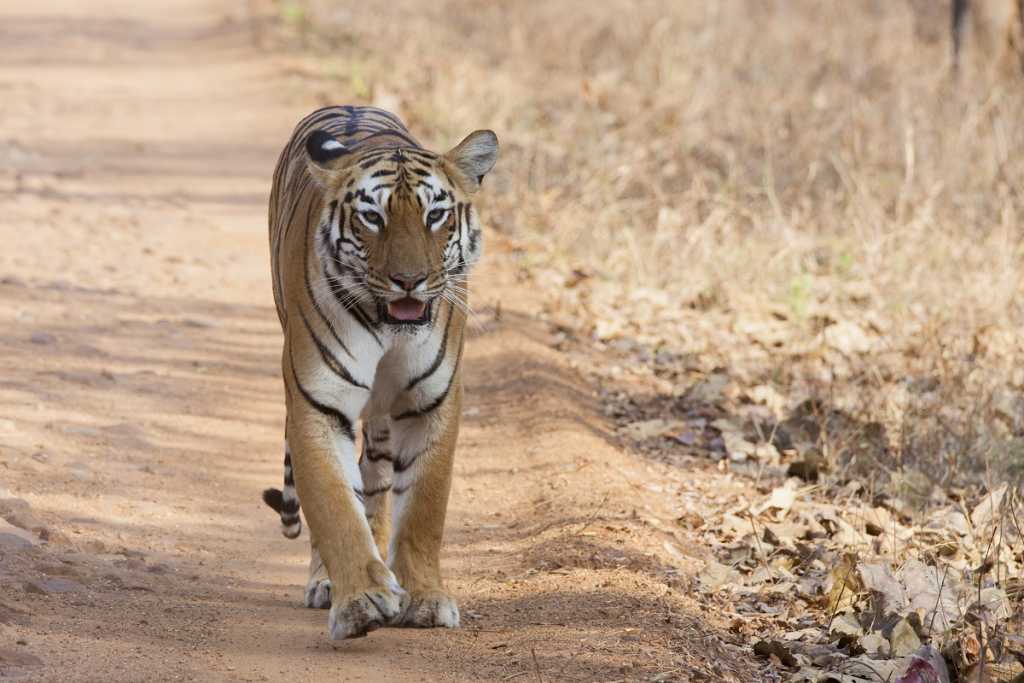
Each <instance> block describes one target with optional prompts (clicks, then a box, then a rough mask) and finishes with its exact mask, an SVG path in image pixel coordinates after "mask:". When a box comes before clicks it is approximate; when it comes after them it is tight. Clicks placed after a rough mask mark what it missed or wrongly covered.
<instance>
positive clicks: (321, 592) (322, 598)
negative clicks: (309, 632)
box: [302, 579, 331, 609]
mask: <svg viewBox="0 0 1024 683" xmlns="http://www.w3.org/2000/svg"><path fill="white" fill-rule="evenodd" d="M302 604H304V605H305V606H306V607H309V608H311V609H327V608H328V607H330V606H331V580H330V579H310V580H309V583H307V584H306V594H305V596H304V597H303V599H302Z"/></svg>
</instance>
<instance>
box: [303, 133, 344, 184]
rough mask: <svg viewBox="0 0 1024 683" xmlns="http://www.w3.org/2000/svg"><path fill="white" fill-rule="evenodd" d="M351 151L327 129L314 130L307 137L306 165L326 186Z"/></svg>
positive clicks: (316, 178) (319, 181)
mask: <svg viewBox="0 0 1024 683" xmlns="http://www.w3.org/2000/svg"><path fill="white" fill-rule="evenodd" d="M351 151H352V150H350V149H349V148H348V147H346V146H345V145H343V144H342V143H341V142H340V141H339V140H337V139H336V138H335V137H334V136H332V135H331V134H330V133H328V132H327V131H325V130H314V131H313V132H312V133H310V134H309V137H307V138H306V155H307V156H308V157H309V158H308V159H307V164H306V165H307V167H308V168H309V172H310V174H311V175H312V176H313V178H314V179H315V180H316V181H317V182H318V183H320V185H323V186H326V185H328V184H329V183H330V179H331V176H333V175H334V174H335V172H336V171H338V170H339V169H340V168H341V167H342V166H343V165H344V160H345V157H346V156H348V154H349V153H350V152H351Z"/></svg>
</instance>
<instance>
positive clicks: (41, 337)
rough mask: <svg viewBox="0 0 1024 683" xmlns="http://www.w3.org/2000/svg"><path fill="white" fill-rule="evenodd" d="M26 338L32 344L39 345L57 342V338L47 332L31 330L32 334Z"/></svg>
mask: <svg viewBox="0 0 1024 683" xmlns="http://www.w3.org/2000/svg"><path fill="white" fill-rule="evenodd" d="M28 340H29V341H30V342H32V343H33V344H39V345H41V346H47V345H49V344H55V343H57V338H56V337H54V336H53V335H52V334H50V333H49V332H33V333H32V336H31V337H29V338H28Z"/></svg>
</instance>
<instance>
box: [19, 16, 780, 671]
mask: <svg viewBox="0 0 1024 683" xmlns="http://www.w3.org/2000/svg"><path fill="white" fill-rule="evenodd" d="M15 5H16V3H10V2H8V3H6V4H4V5H0V112H2V116H0V160H2V162H3V163H0V244H2V245H3V247H2V249H0V517H2V518H3V520H0V679H4V680H7V679H15V680H18V679H25V680H47V681H50V680H53V681H56V680H61V681H64V680H96V681H99V680H102V681H120V680H124V681H128V680H131V681H138V680H154V681H166V680H204V681H205V680H214V681H217V680H229V681H243V680H246V681H249V680H328V679H329V680H345V681H384V680H401V681H404V680H428V681H435V680H444V681H449V680H451V681H455V680H488V681H506V680H517V679H518V680H522V681H560V680H581V681H591V680H593V681H612V680H654V681H666V680H744V681H750V680H762V679H763V674H761V673H759V669H758V665H757V663H756V662H752V661H747V660H749V656H748V655H744V654H743V653H742V651H741V650H740V648H739V647H738V646H737V645H734V644H732V643H731V641H732V639H733V638H732V636H731V635H730V633H729V631H728V624H727V621H726V619H725V618H724V617H720V616H718V614H719V613H720V612H721V611H722V610H721V609H720V607H721V606H718V605H714V604H702V603H699V602H697V601H696V599H695V598H693V597H691V591H690V590H689V588H688V587H689V586H690V585H691V577H692V574H693V572H694V571H695V570H696V568H698V567H699V566H700V564H701V551H700V549H699V548H697V547H694V546H695V545H696V544H687V543H686V537H685V534H686V532H685V531H681V530H680V529H679V528H678V526H677V525H675V524H674V522H673V517H674V512H673V510H674V509H676V507H675V502H674V501H676V500H677V499H678V497H679V496H688V497H689V498H690V499H694V498H695V497H696V499H698V500H699V493H698V491H699V487H698V486H697V484H699V483H700V481H701V477H705V476H706V475H701V474H699V473H697V474H692V475H691V474H688V473H686V472H678V471H668V470H667V469H663V468H661V467H660V466H658V465H655V464H651V463H648V462H645V461H643V460H641V459H638V458H637V457H636V456H633V455H630V454H628V453H626V452H624V451H623V450H621V449H620V448H619V447H617V446H616V443H615V441H614V439H613V438H612V437H611V431H610V429H609V427H608V425H607V423H606V422H605V420H604V419H603V418H602V417H601V415H600V411H599V409H598V405H597V401H596V400H595V397H594V394H593V390H592V389H591V388H590V387H588V386H587V385H586V383H584V382H583V381H582V380H581V379H580V377H579V375H578V374H577V373H576V372H575V371H574V370H573V369H571V368H570V367H569V364H568V362H567V361H566V359H565V358H564V357H563V356H561V355H560V354H559V353H558V352H557V351H555V350H554V349H553V348H552V341H551V333H550V331H549V330H548V329H547V328H546V327H545V326H544V325H542V324H540V323H539V322H537V321H536V319H535V315H534V310H535V307H536V304H535V303H534V302H533V301H531V298H530V293H529V292H528V291H524V290H523V288H520V287H517V283H516V270H515V267H514V265H513V260H512V259H511V258H510V257H509V252H510V249H511V247H510V246H509V245H508V244H506V243H503V241H502V239H501V238H500V236H497V235H494V236H492V238H491V239H490V242H489V245H488V248H489V253H488V255H487V258H486V260H485V265H484V266H483V267H482V268H481V269H480V272H479V273H478V274H477V276H476V278H475V281H474V289H475V292H476V296H475V301H476V307H477V309H478V311H479V312H480V316H479V321H478V325H477V328H476V332H475V333H474V335H473V338H472V339H471V340H470V342H469V345H468V350H467V353H468V356H467V365H466V377H467V381H468V386H467V391H466V393H467V400H466V406H467V410H466V416H465V419H464V422H463V424H464V427H463V432H462V438H461V441H460V445H459V453H458V456H457V470H456V477H455V483H454V489H453V492H452V505H451V508H450V510H451V511H450V516H449V523H448V532H447V550H446V560H445V563H446V564H445V570H446V574H447V576H448V577H449V583H450V586H451V587H452V589H453V591H454V593H455V595H456V596H457V597H458V598H459V600H460V603H461V607H462V610H463V615H464V627H463V628H462V629H459V630H457V631H446V632H441V631H410V630H396V629H384V630H382V631H378V632H375V633H374V634H372V635H371V636H370V637H369V638H365V639H360V640H356V641H349V642H344V643H339V644H332V643H331V642H330V641H329V640H328V638H327V636H326V617H327V615H326V612H324V611H316V610H308V609H304V608H302V607H301V606H300V600H301V592H302V586H303V584H304V581H305V576H306V566H305V565H306V561H307V553H308V545H307V540H306V539H307V536H306V535H305V534H304V535H303V536H302V538H301V539H300V540H299V541H287V540H285V539H284V538H283V537H282V536H281V535H280V533H279V531H278V522H277V519H276V516H275V515H274V514H273V513H272V512H271V511H269V510H268V509H266V508H265V507H264V506H263V504H262V502H261V501H260V498H259V493H260V491H261V489H263V488H264V487H266V486H268V485H279V481H280V476H281V465H280V449H281V431H282V421H283V407H284V403H283V398H282V388H281V384H280V380H279V376H278V367H279V353H280V343H281V339H280V332H279V328H278V323H277V319H276V316H275V314H274V310H273V304H272V298H271V292H270V283H269V274H268V265H267V260H268V259H267V247H266V219H265V214H266V195H267V191H268V189H269V178H270V173H271V170H272V167H273V160H274V158H275V156H276V154H277V151H278V149H279V147H280V145H281V144H283V142H284V140H285V139H286V138H287V136H288V134H289V132H290V130H291V127H292V126H293V125H294V123H295V121H297V120H298V119H299V118H300V117H301V116H302V115H303V114H305V113H306V112H308V111H309V110H310V109H311V108H313V107H314V106H316V105H318V104H319V102H316V101H314V97H313V96H312V94H311V92H312V89H311V88H309V87H308V84H307V83H305V82H304V80H303V77H302V76H301V75H297V74H296V72H295V70H294V69H292V68H290V67H289V60H288V56H287V55H283V54H281V53H280V52H276V51H274V50H271V49H268V48H267V47H266V44H265V41H262V39H261V32H260V22H259V21H257V20H256V18H254V16H253V15H252V14H251V12H252V9H251V7H250V5H247V4H245V3H241V2H238V3H231V2H223V1H221V0H218V1H216V2H205V1H202V2H201V1H199V0H175V2H173V3H159V4H158V3H152V4H143V5H139V4H137V3H134V2H123V3H118V2H109V1H107V0H102V1H97V2H90V3H81V2H59V1H54V2H48V3H44V4H41V5H39V6H31V5H25V4H23V3H17V6H15ZM345 96H346V93H344V92H339V93H337V99H338V101H340V102H343V101H344V100H345ZM481 125H486V122H481ZM485 189H486V188H485ZM485 218H486V216H485ZM499 302H500V306H499V305H498V304H499ZM499 310H500V315H499V314H498V311H499ZM706 483H707V482H705V484H706ZM4 520H6V521H4Z"/></svg>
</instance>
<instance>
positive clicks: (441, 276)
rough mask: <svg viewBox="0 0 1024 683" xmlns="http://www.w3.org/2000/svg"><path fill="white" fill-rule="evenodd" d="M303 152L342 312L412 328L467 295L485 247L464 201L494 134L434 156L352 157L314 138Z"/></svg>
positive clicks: (328, 276)
mask: <svg viewBox="0 0 1024 683" xmlns="http://www.w3.org/2000/svg"><path fill="white" fill-rule="evenodd" d="M306 151H307V153H308V155H309V168H310V171H311V172H312V174H313V177H314V179H316V181H317V182H319V183H320V184H321V186H322V187H323V189H324V208H323V212H322V215H321V218H320V223H319V230H318V234H317V240H316V251H317V255H318V256H319V258H320V262H321V265H322V269H323V273H324V279H325V280H326V281H327V283H328V285H329V286H330V288H331V289H332V290H333V291H334V293H335V294H336V295H338V296H339V297H340V298H341V300H342V303H343V304H344V305H351V304H354V303H360V304H371V305H374V306H376V308H377V310H378V316H379V319H380V320H381V321H382V322H386V323H388V324H391V325H395V326H415V325H425V324H428V323H430V322H431V319H432V313H433V310H434V305H433V304H434V302H436V301H438V300H440V299H448V300H449V301H452V302H453V303H456V304H457V303H458V302H459V301H460V300H462V299H464V298H465V287H466V276H467V274H468V271H469V269H470V268H471V267H472V266H473V265H474V264H475V263H476V262H477V261H478V260H479V258H480V254H481V247H482V239H481V233H480V226H479V224H478V221H477V217H476V212H475V211H474V209H473V205H472V203H471V201H470V199H471V196H472V195H473V194H474V193H475V192H476V191H477V190H478V189H479V187H480V182H481V181H482V180H483V177H484V175H485V174H486V173H487V172H488V171H490V170H491V168H492V167H493V166H494V162H495V161H496V160H497V155H498V141H497V138H496V137H495V135H494V133H492V132H491V131H477V132H475V133H472V134H471V135H469V136H468V137H467V138H466V139H465V140H463V141H462V142H461V143H459V145H457V146H456V147H455V148H454V149H452V150H451V151H450V152H448V153H447V154H443V155H439V154H434V153H433V152H427V151H425V150H422V149H415V148H386V149H370V150H367V151H360V152H352V153H349V151H348V149H347V148H346V147H345V145H344V144H343V143H341V142H340V141H338V140H337V139H335V138H334V137H332V136H330V135H329V134H328V133H326V132H325V131H316V132H314V133H312V134H311V135H310V137H309V139H308V140H307V144H306Z"/></svg>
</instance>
